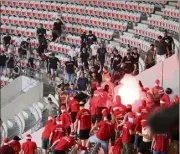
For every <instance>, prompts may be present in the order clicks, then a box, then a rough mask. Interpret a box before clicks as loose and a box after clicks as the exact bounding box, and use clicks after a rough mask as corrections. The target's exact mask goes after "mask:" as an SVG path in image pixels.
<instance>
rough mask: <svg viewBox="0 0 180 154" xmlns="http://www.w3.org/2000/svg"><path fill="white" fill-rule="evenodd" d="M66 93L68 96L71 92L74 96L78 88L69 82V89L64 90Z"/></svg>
mask: <svg viewBox="0 0 180 154" xmlns="http://www.w3.org/2000/svg"><path fill="white" fill-rule="evenodd" d="M66 93H67V95H68V96H69V95H70V94H73V95H74V96H75V95H77V93H78V90H77V89H76V88H75V86H74V84H73V83H71V84H70V89H68V90H67V91H66Z"/></svg>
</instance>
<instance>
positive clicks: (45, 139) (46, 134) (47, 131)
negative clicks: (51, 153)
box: [42, 119, 56, 154]
mask: <svg viewBox="0 0 180 154" xmlns="http://www.w3.org/2000/svg"><path fill="white" fill-rule="evenodd" d="M55 127H56V121H55V119H51V120H49V121H48V122H47V124H46V125H45V127H44V130H43V132H42V149H43V153H44V154H47V150H48V149H49V138H50V135H51V132H52V131H53V130H54V129H55Z"/></svg>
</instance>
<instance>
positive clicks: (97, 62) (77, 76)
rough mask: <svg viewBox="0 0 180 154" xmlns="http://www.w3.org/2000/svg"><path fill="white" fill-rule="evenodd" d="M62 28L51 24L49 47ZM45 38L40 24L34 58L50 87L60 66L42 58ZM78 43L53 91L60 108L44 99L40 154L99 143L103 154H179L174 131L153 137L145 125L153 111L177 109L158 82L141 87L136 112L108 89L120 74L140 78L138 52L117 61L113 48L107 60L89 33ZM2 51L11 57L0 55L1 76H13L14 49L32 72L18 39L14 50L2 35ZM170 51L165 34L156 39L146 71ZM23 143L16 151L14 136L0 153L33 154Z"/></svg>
mask: <svg viewBox="0 0 180 154" xmlns="http://www.w3.org/2000/svg"><path fill="white" fill-rule="evenodd" d="M62 25H63V21H61V20H58V21H57V22H55V24H54V28H53V31H52V34H53V39H52V41H57V40H58V38H59V37H61V33H62V32H61V26H62ZM45 35H46V30H45V29H44V28H43V25H42V24H40V27H39V28H38V29H37V36H38V40H39V47H38V49H37V53H38V54H39V56H40V57H41V61H42V62H43V63H45V62H46V64H44V66H46V69H47V73H48V74H49V79H50V83H53V84H55V83H56V82H55V77H56V76H57V73H58V68H59V66H60V60H59V59H58V58H57V57H56V55H55V54H54V53H51V54H50V55H49V56H46V55H45V53H46V52H47V48H48V41H47V40H46V37H45ZM60 40H61V38H60ZM81 41H82V45H81V47H79V48H78V47H76V46H72V50H71V51H69V55H68V60H67V61H66V62H65V68H64V75H65V80H63V81H62V83H61V84H60V85H58V86H57V89H56V92H57V94H58V96H59V97H58V100H59V107H58V106H56V105H55V104H54V103H53V102H52V100H51V98H48V105H47V107H46V109H47V110H48V111H49V121H48V122H47V124H46V125H45V128H44V131H43V133H42V149H43V152H44V154H47V152H48V150H50V151H53V152H54V154H65V153H66V152H67V151H68V150H70V148H71V147H72V146H75V145H77V148H78V149H79V150H80V151H81V152H84V153H87V152H88V150H89V149H90V147H91V144H92V143H100V144H101V147H102V149H103V151H104V153H105V154H108V153H112V154H119V153H121V152H122V154H133V152H134V153H138V154H150V153H153V154H178V153H179V151H178V146H179V129H178V128H177V129H175V130H174V132H173V133H172V132H169V133H166V134H157V133H154V132H152V131H151V129H150V127H149V126H148V125H147V117H148V116H149V115H150V114H151V112H152V111H153V110H155V111H159V110H160V109H162V108H169V107H171V106H172V105H173V104H177V103H179V97H178V96H175V97H174V98H173V100H172V101H171V100H170V97H169V94H170V92H169V91H170V90H169V89H167V90H165V91H164V90H163V88H162V87H160V86H159V84H160V83H159V81H158V80H157V81H156V82H155V84H156V86H154V87H153V88H152V89H149V88H144V87H143V85H142V84H140V88H141V89H142V93H144V94H145V95H146V97H145V98H143V99H142V100H140V101H141V106H140V107H139V108H138V109H137V110H136V111H134V110H133V108H132V106H131V105H130V104H128V105H123V104H124V103H125V104H126V102H122V101H121V97H120V96H118V95H117V96H114V93H113V91H114V89H113V87H114V86H116V85H118V84H120V81H121V79H122V78H123V77H124V75H125V74H130V75H133V76H135V75H137V74H138V73H139V68H138V67H139V65H138V63H139V57H140V51H138V49H137V48H129V49H128V50H127V54H126V55H121V53H120V51H118V50H117V49H116V48H115V49H114V51H113V53H112V54H111V55H109V54H108V53H107V50H106V45H105V43H103V42H101V43H100V42H98V40H97V38H96V36H95V35H94V34H92V31H89V32H88V34H86V32H84V33H83V34H82V35H81ZM3 45H4V47H5V49H6V50H9V51H10V52H8V58H7V57H6V55H5V54H4V53H3V52H2V53H1V56H0V68H1V72H2V71H3V70H4V69H6V68H7V75H8V76H9V77H12V76H13V72H14V67H15V65H16V58H15V56H14V55H13V53H12V52H11V51H13V50H14V48H17V51H18V54H19V56H18V57H20V58H25V57H27V59H28V65H27V67H30V68H32V69H33V68H34V58H33V53H32V47H31V43H30V38H28V39H27V40H25V41H24V40H23V39H22V36H21V35H18V39H17V40H16V42H15V44H12V43H11V36H9V34H6V35H5V36H4V37H3ZM174 50H175V45H174V42H173V39H172V37H170V36H168V34H167V31H166V32H165V36H164V37H162V36H159V37H158V41H156V42H155V44H152V45H151V46H150V49H149V51H147V52H146V53H145V57H144V62H145V67H146V69H148V68H150V67H152V66H153V65H155V63H156V62H160V61H163V60H164V59H165V58H166V57H169V56H170V55H172V54H173V53H174ZM106 83H108V84H106ZM87 102H88V103H87ZM107 102H108V105H107ZM86 104H89V107H85V105H86ZM26 139H27V141H26V142H24V143H23V144H22V145H20V143H19V140H20V138H19V137H17V136H15V137H14V139H13V141H12V142H9V140H8V138H5V139H4V144H3V145H2V146H1V149H0V153H2V154H18V153H19V152H20V151H21V152H24V154H37V146H36V143H35V142H33V141H31V135H30V134H27V135H26ZM110 145H111V146H110ZM109 147H111V148H109ZM169 150H172V151H171V152H169Z"/></svg>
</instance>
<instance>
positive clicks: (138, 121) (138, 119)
mask: <svg viewBox="0 0 180 154" xmlns="http://www.w3.org/2000/svg"><path fill="white" fill-rule="evenodd" d="M141 120H142V117H141V116H137V117H136V118H135V122H134V124H135V132H139V133H140V132H141V130H142V126H141Z"/></svg>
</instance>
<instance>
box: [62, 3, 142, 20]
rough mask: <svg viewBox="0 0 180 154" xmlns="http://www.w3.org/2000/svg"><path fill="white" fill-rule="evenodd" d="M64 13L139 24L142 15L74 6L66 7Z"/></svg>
mask: <svg viewBox="0 0 180 154" xmlns="http://www.w3.org/2000/svg"><path fill="white" fill-rule="evenodd" d="M62 6H63V5H62ZM62 8H63V9H62V10H63V11H64V12H66V13H67V12H68V13H73V14H74V13H76V14H77V13H78V14H80V15H83V14H84V15H91V16H100V17H106V18H114V19H121V20H127V21H132V22H138V21H139V20H140V16H141V14H140V13H135V12H129V11H123V10H112V9H110V8H102V7H98V8H97V7H90V6H89V7H85V6H75V5H74V6H73V5H71V4H68V5H65V4H64V7H62Z"/></svg>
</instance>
